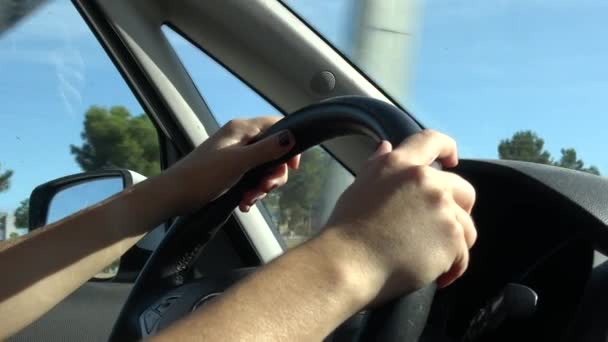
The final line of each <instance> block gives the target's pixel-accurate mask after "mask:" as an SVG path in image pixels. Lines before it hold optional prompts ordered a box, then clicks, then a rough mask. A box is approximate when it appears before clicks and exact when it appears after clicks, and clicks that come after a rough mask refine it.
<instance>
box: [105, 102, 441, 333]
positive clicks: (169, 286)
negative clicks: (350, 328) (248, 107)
mask: <svg viewBox="0 0 608 342" xmlns="http://www.w3.org/2000/svg"><path fill="white" fill-rule="evenodd" d="M284 129H288V130H290V131H291V133H292V134H293V136H294V137H295V146H294V147H293V148H292V150H291V151H290V152H289V153H288V154H286V155H285V156H284V157H282V158H280V159H278V160H275V161H273V162H270V163H267V164H264V165H261V166H259V167H257V168H254V169H252V170H251V171H249V172H247V173H246V174H245V175H244V176H243V177H242V178H241V180H240V181H239V182H238V183H237V184H236V185H235V186H233V187H232V188H231V189H230V190H228V191H227V192H226V193H225V194H224V195H222V196H221V197H219V198H218V199H216V200H215V201H213V202H211V203H209V204H208V205H206V206H205V207H204V208H202V209H200V210H199V211H198V212H196V213H194V214H192V215H190V216H188V217H182V218H179V219H178V220H177V221H176V222H175V223H174V224H173V225H172V227H171V228H170V229H169V231H168V232H167V235H166V236H165V238H164V239H163V241H162V242H161V244H160V245H159V246H158V247H157V249H156V250H155V251H154V253H153V254H152V256H151V257H150V259H149V260H148V262H147V263H146V265H145V266H144V268H143V269H142V271H141V273H140V275H139V277H138V278H137V280H136V282H135V284H134V286H133V289H132V290H131V293H130V295H129V297H128V299H127V301H126V303H125V305H124V306H123V309H122V311H121V313H120V315H119V317H118V319H117V321H116V323H115V325H114V328H113V331H112V334H111V335H110V340H112V341H114V340H116V341H118V340H120V341H124V340H137V339H141V338H142V337H143V336H141V332H140V329H139V316H140V315H141V314H142V312H144V311H145V310H146V309H147V308H148V307H149V306H150V305H151V304H152V303H153V302H154V301H155V300H156V299H158V298H159V297H160V296H162V295H163V294H165V293H167V292H168V291H171V290H173V289H175V288H177V287H179V286H181V285H183V284H184V283H185V282H186V281H187V280H189V279H190V274H191V272H190V271H191V269H192V265H193V263H194V261H195V259H196V257H197V256H198V255H199V253H200V252H201V251H202V249H203V248H204V247H205V245H206V243H207V242H208V241H209V240H210V239H211V237H212V236H213V235H214V234H215V232H217V230H218V229H219V228H220V227H221V226H222V225H223V224H224V223H225V222H226V220H227V219H228V218H229V217H230V215H231V213H232V211H233V210H234V209H235V208H236V207H237V206H238V203H239V201H240V199H241V197H242V194H243V193H244V192H245V191H246V190H248V189H251V188H253V187H254V186H255V185H256V184H257V183H258V181H259V180H260V179H261V177H263V176H264V175H265V174H266V173H267V172H269V171H270V170H273V169H274V168H275V167H276V166H277V165H279V164H281V163H284V162H285V161H286V160H288V159H289V158H291V157H292V156H294V155H296V154H298V153H301V152H303V151H304V150H306V149H308V148H310V147H313V146H315V145H318V144H320V143H322V142H324V141H326V140H329V139H332V138H336V137H340V136H345V135H366V136H368V137H370V138H372V139H374V140H376V141H381V140H388V141H390V142H391V143H393V145H397V144H399V143H400V142H401V141H402V140H403V139H405V138H407V137H408V136H410V135H412V134H415V133H417V132H419V131H420V130H421V128H420V126H419V125H418V123H416V122H415V121H414V120H413V119H412V118H411V117H410V116H408V115H407V114H406V113H404V112H403V111H402V110H401V109H399V108H397V107H395V106H393V105H391V104H388V103H386V102H383V101H380V100H376V99H372V98H368V97H360V96H344V97H336V98H332V99H329V100H326V101H324V102H321V103H319V104H315V105H312V106H308V107H305V108H303V109H301V110H298V111H297V112H295V113H293V114H291V115H289V116H287V117H286V118H284V119H283V120H281V121H279V122H277V123H276V124H275V125H273V126H272V127H270V128H269V129H268V130H266V131H265V132H263V133H262V134H261V135H260V136H259V137H258V139H263V138H264V137H266V136H269V135H271V134H274V133H277V132H279V131H281V130H284ZM435 167H437V165H435ZM201 222H203V223H204V225H205V226H204V228H201V227H200V223H201ZM434 292H435V286H434V284H433V285H430V286H428V287H426V288H424V289H422V290H419V291H417V292H415V293H413V294H410V295H407V296H404V297H402V298H399V299H396V300H394V301H393V302H390V303H388V304H386V305H384V306H383V307H381V308H379V309H375V310H373V311H372V315H371V318H370V320H369V323H368V325H367V327H366V328H365V331H364V333H363V336H368V337H373V338H374V339H375V340H377V341H383V342H392V341H407V342H412V341H416V340H417V339H418V337H419V336H420V335H421V333H422V330H423V329H424V326H425V324H426V319H427V316H428V312H429V310H430V306H431V303H432V298H433V296H434Z"/></svg>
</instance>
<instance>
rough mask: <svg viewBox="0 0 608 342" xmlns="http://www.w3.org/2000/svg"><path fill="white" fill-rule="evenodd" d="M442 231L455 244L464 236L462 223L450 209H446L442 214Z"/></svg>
mask: <svg viewBox="0 0 608 342" xmlns="http://www.w3.org/2000/svg"><path fill="white" fill-rule="evenodd" d="M444 217H445V219H444V223H443V231H444V233H445V235H446V237H447V238H448V239H449V240H450V241H451V242H452V243H455V244H460V243H461V240H462V238H463V237H464V231H463V228H462V225H461V224H460V223H459V222H458V220H456V218H455V217H454V215H453V214H452V212H451V210H446V211H445V214H444Z"/></svg>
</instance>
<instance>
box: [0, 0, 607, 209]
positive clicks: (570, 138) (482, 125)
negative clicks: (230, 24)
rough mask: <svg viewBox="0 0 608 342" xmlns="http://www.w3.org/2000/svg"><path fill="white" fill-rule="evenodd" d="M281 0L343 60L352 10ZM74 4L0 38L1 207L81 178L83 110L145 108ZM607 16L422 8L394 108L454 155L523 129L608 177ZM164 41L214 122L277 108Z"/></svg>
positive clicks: (576, 4)
mask: <svg viewBox="0 0 608 342" xmlns="http://www.w3.org/2000/svg"><path fill="white" fill-rule="evenodd" d="M287 3H288V4H290V5H291V6H293V7H294V8H295V9H296V10H297V11H298V12H300V13H301V14H302V15H303V16H304V17H305V18H306V19H307V20H308V21H310V22H311V23H312V24H313V25H314V26H315V27H316V28H317V29H318V30H319V31H320V32H321V33H323V34H324V35H326V36H327V37H328V38H329V40H330V41H332V42H333V43H334V44H335V45H336V46H337V47H338V48H340V49H341V50H343V51H344V52H345V53H346V54H347V55H350V53H351V51H350V47H351V42H350V32H351V29H352V26H351V25H352V23H351V16H352V13H353V10H352V6H353V3H354V0H324V1H318V0H317V1H315V0H290V1H287ZM71 6H72V5H71V3H69V2H68V1H51V2H50V3H49V4H47V5H45V6H44V7H43V8H41V9H40V10H39V11H37V12H36V13H35V14H34V15H32V16H30V17H29V18H28V19H27V20H26V21H24V22H22V23H21V24H20V25H19V26H18V27H16V28H15V29H13V30H12V31H11V32H9V33H7V34H5V35H3V36H1V37H0V75H2V77H0V101H2V104H3V105H2V106H1V107H0V119H1V120H0V146H2V147H3V148H2V150H1V151H2V153H0V163H1V165H2V169H5V168H7V167H8V168H11V169H13V170H14V171H15V175H14V176H13V179H12V186H11V188H10V190H9V191H8V192H5V193H2V194H0V211H7V210H11V211H12V210H13V209H14V208H15V207H16V206H17V204H18V202H19V201H20V200H22V199H24V198H26V197H27V196H28V195H29V193H30V191H31V190H32V189H33V187H35V186H36V185H38V184H40V183H43V182H45V181H48V180H51V179H54V178H57V177H61V176H64V175H67V174H71V173H76V172H79V168H78V166H77V165H76V164H75V162H74V158H73V156H72V155H70V153H69V145H70V144H80V143H81V138H80V132H81V130H82V120H83V114H84V112H85V111H86V109H87V108H88V107H89V106H90V105H93V104H95V105H102V106H111V105H123V106H126V107H127V108H129V109H130V110H131V111H132V112H133V113H141V112H142V110H141V108H140V106H139V105H138V103H137V101H136V100H135V99H134V97H133V96H132V94H131V93H130V90H129V89H128V87H127V86H126V85H125V84H124V81H123V80H122V78H121V77H120V75H119V74H118V72H116V70H115V69H114V66H113V65H112V64H111V62H110V61H109V60H108V58H107V56H106V55H105V53H104V51H103V50H102V49H101V48H100V47H99V46H98V43H97V42H96V40H95V39H94V37H93V36H92V34H91V33H90V32H89V31H88V28H87V27H86V25H85V24H84V23H83V22H82V19H81V18H80V17H79V16H78V13H77V12H76V11H75V10H74V9H73V8H72V7H71ZM607 10H608V2H606V1H604V0H570V1H567V0H544V1H541V0H493V1H487V0H485V1H484V0H450V1H448V0H422V1H421V11H420V15H421V20H420V23H419V30H418V32H417V48H416V56H415V60H414V63H413V77H412V78H411V80H410V89H411V92H410V93H409V94H408V95H407V97H405V96H404V97H401V98H399V100H400V101H401V103H403V104H404V105H405V106H406V107H407V108H408V109H409V110H410V111H411V112H413V113H414V115H415V116H416V117H417V118H419V119H420V120H421V121H422V122H423V123H424V124H426V125H427V126H428V127H432V128H436V129H439V130H442V131H444V132H447V133H448V134H450V135H452V136H453V137H454V138H456V140H457V141H458V142H459V145H460V148H461V153H462V155H464V156H467V157H481V158H495V157H496V155H497V153H496V146H497V144H498V142H499V140H500V139H503V138H507V137H509V136H510V135H511V134H512V133H513V132H515V131H516V130H519V129H532V130H535V131H536V132H538V133H539V135H541V136H542V137H543V138H544V139H545V141H546V147H547V148H548V149H549V150H550V152H551V153H552V154H553V155H554V156H557V155H558V154H559V148H561V147H574V148H576V149H577V151H578V152H579V157H581V158H583V159H584V160H585V162H587V163H592V164H594V165H596V166H598V167H599V168H600V171H602V172H603V173H608V157H607V155H606V153H605V151H604V146H605V144H606V142H605V139H606V137H605V134H604V127H606V126H607V124H608V119H607V118H608V116H607V115H606V114H608V96H606V94H607V93H608V63H606V62H605V61H607V60H608V40H606V38H605V37H608V25H605V13H607ZM172 41H173V42H175V46H176V48H177V49H178V53H179V54H180V57H181V58H182V60H183V62H184V64H185V65H186V66H187V67H188V69H189V70H190V72H191V74H192V77H193V79H194V81H195V83H196V84H197V85H198V87H199V89H200V90H201V92H202V93H203V95H204V96H205V98H206V100H207V102H208V103H209V104H210V106H211V109H212V110H213V111H214V113H215V115H216V116H217V117H218V118H219V120H220V121H226V120H227V119H228V118H230V117H235V116H256V115H261V114H269V113H273V112H274V110H273V109H272V107H270V106H268V105H267V104H265V103H264V102H263V101H262V100H260V99H259V98H257V97H256V96H255V95H254V94H253V93H251V92H250V91H248V90H247V89H246V88H243V86H242V85H241V84H240V82H239V81H237V80H235V79H233V78H232V76H230V75H229V74H227V73H226V72H225V71H223V70H221V68H218V67H217V66H216V65H214V63H213V62H212V61H210V60H209V59H208V58H205V57H204V56H202V55H201V53H200V52H199V51H196V50H195V49H193V48H192V47H189V46H188V44H187V43H185V42H180V41H179V39H177V38H175V37H173V38H172ZM372 77H373V75H372ZM380 81H381V80H380ZM380 83H382V82H380ZM210 84H213V86H209V85H210ZM235 99H239V100H238V101H235Z"/></svg>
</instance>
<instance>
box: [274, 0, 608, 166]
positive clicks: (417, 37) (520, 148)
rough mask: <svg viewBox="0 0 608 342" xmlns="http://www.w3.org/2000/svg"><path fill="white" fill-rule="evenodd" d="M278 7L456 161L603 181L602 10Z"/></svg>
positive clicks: (607, 75)
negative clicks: (551, 170)
mask: <svg viewBox="0 0 608 342" xmlns="http://www.w3.org/2000/svg"><path fill="white" fill-rule="evenodd" d="M284 3H285V4H286V5H287V6H289V7H290V8H291V9H292V10H294V11H295V12H296V13H298V14H299V15H300V16H301V17H302V18H303V19H304V20H306V21H307V22H308V23H309V24H310V25H311V26H313V27H314V28H315V29H316V30H317V31H318V32H319V33H320V34H321V35H323V36H325V37H326V38H327V39H328V40H329V41H330V42H331V43H332V44H333V45H334V46H335V47H336V48H337V49H339V50H340V51H341V52H342V53H343V54H344V55H345V56H347V57H348V58H349V59H350V60H351V61H352V62H353V63H354V64H356V65H357V66H358V67H359V68H360V69H362V70H363V71H364V72H365V73H366V74H367V75H368V76H369V77H370V78H372V79H373V80H374V81H375V82H376V83H377V84H378V85H379V86H380V87H381V88H383V89H384V90H385V91H386V92H388V93H389V94H390V95H391V96H392V97H393V98H394V99H395V100H397V101H398V102H400V103H401V104H402V105H403V106H404V107H405V108H407V109H408V110H409V111H410V112H412V114H413V115H414V116H415V117H416V118H417V119H419V120H420V121H421V122H422V123H423V124H424V125H425V126H426V127H430V128H434V129H437V130H440V131H443V132H445V133H448V134H449V135H451V136H452V137H454V138H455V139H456V141H457V142H458V144H459V150H460V154H461V156H464V157H475V158H502V159H517V160H526V161H532V162H538V163H545V164H554V165H558V166H563V167H568V168H574V169H579V170H583V171H587V172H591V173H601V172H603V173H606V172H608V157H607V156H606V153H605V151H604V148H603V146H604V145H605V144H606V142H605V141H604V140H603V139H604V137H605V134H604V127H606V124H608V119H607V117H608V116H607V115H606V114H607V112H608V110H607V108H608V96H606V95H605V94H606V92H607V91H608V63H606V61H608V40H607V39H606V37H608V25H606V23H605V22H606V13H608V12H607V10H608V2H606V1H604V0H534V1H530V0H508V1H507V0H496V1H482V0H451V1H446V0H420V1H415V0H325V1H311V0H309V1H305V0H287V1H284Z"/></svg>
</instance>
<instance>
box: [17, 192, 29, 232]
mask: <svg viewBox="0 0 608 342" xmlns="http://www.w3.org/2000/svg"><path fill="white" fill-rule="evenodd" d="M29 212H30V200H29V198H26V199H24V200H23V201H21V202H19V207H18V208H17V209H15V226H16V227H17V228H29V226H30V225H29V222H30V216H29V215H30V214H29Z"/></svg>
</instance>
